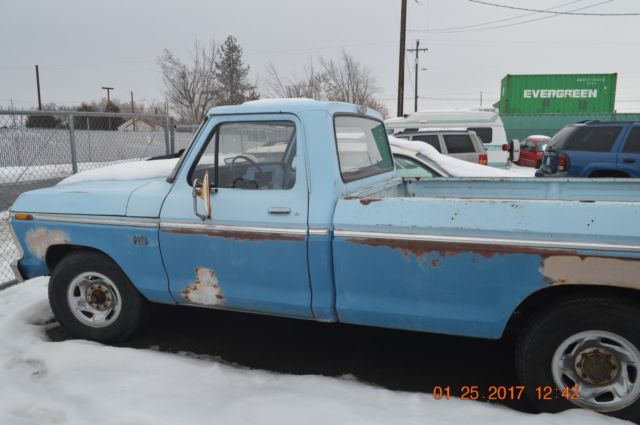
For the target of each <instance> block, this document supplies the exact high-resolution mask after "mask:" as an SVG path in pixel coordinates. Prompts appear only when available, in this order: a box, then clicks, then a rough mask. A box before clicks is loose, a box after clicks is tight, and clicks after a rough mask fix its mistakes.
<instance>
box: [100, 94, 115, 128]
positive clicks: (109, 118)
mask: <svg viewBox="0 0 640 425" xmlns="http://www.w3.org/2000/svg"><path fill="white" fill-rule="evenodd" d="M102 90H106V91H107V104H106V105H105V106H104V111H105V112H109V111H108V110H107V109H109V104H110V103H111V96H110V93H111V90H113V87H102ZM108 122H109V130H111V117H108Z"/></svg>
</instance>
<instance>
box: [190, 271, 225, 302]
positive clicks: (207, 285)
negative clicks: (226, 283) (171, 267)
mask: <svg viewBox="0 0 640 425" xmlns="http://www.w3.org/2000/svg"><path fill="white" fill-rule="evenodd" d="M182 297H183V298H184V299H185V300H187V301H189V302H190V303H193V304H200V305H208V306H220V305H223V304H224V294H223V293H222V288H220V284H219V283H218V276H216V272H214V271H213V270H211V269H207V268H205V267H198V268H197V269H196V280H195V281H194V282H192V283H190V284H189V285H187V287H186V288H184V290H183V291H182Z"/></svg>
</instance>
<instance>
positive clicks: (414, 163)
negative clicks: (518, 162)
mask: <svg viewBox="0 0 640 425" xmlns="http://www.w3.org/2000/svg"><path fill="white" fill-rule="evenodd" d="M388 138H389V144H390V145H391V153H392V154H393V158H394V162H395V164H396V173H397V175H398V176H399V177H421V178H422V177H523V175H521V174H517V173H513V172H511V171H507V170H501V169H498V168H494V167H488V166H486V165H480V164H474V163H472V162H468V161H463V160H460V159H456V158H453V157H451V156H448V155H443V154H441V153H440V152H438V151H437V150H436V149H435V148H434V147H432V146H431V145H428V144H427V143H423V142H413V141H410V140H404V139H399V138H397V137H393V136H388Z"/></svg>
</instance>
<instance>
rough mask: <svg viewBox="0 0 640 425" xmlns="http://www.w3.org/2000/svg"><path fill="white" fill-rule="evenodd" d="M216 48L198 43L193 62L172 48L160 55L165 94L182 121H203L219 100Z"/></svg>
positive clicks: (159, 60)
mask: <svg viewBox="0 0 640 425" xmlns="http://www.w3.org/2000/svg"><path fill="white" fill-rule="evenodd" d="M215 53H216V47H215V44H214V43H213V41H212V42H211V43H210V45H209V46H208V47H206V48H205V47H202V46H201V45H200V43H198V41H196V42H195V45H194V49H193V54H192V60H191V63H190V64H185V63H183V62H182V61H181V60H180V59H178V58H177V57H176V56H175V55H174V54H173V53H172V52H171V51H170V50H168V49H165V50H164V52H163V53H162V55H161V56H160V57H158V65H160V70H161V71H162V79H163V81H164V85H165V90H164V94H165V96H166V97H167V100H168V101H169V104H170V105H171V107H172V108H173V109H174V110H175V112H176V113H177V114H178V115H179V116H180V118H181V119H182V120H188V121H191V122H193V123H197V122H200V121H202V119H203V118H204V116H205V114H206V113H207V111H208V110H209V108H210V107H212V106H213V105H214V104H215V101H216V91H217V90H216V61H215V56H216V55H215Z"/></svg>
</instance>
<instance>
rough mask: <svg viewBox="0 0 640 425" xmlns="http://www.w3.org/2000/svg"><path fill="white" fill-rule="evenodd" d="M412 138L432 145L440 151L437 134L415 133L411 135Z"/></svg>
mask: <svg viewBox="0 0 640 425" xmlns="http://www.w3.org/2000/svg"><path fill="white" fill-rule="evenodd" d="M413 140H417V141H419V142H425V143H428V144H430V145H431V146H433V147H434V148H435V149H436V150H437V151H438V152H440V153H442V149H440V139H438V135H437V134H428V135H415V136H413Z"/></svg>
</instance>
